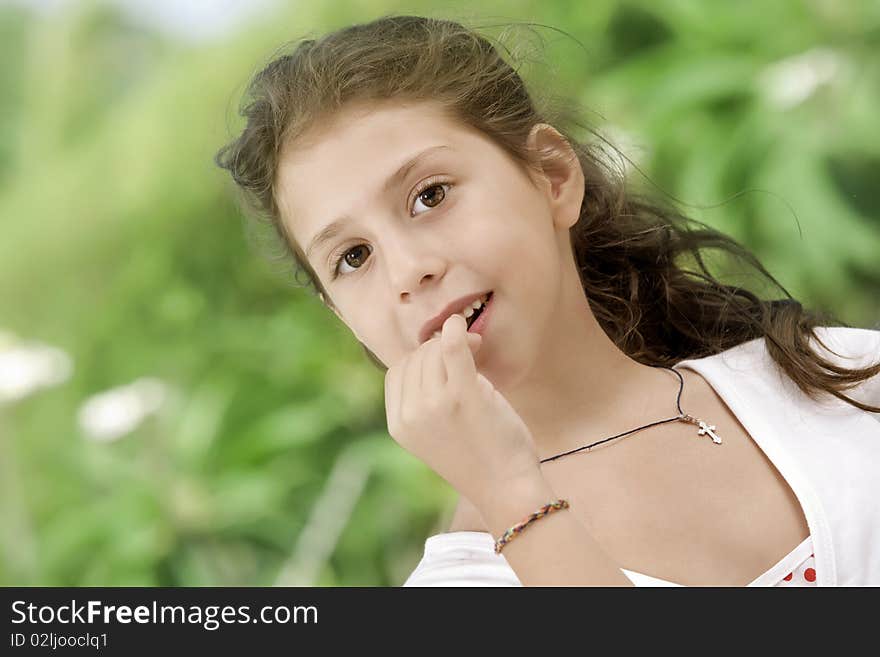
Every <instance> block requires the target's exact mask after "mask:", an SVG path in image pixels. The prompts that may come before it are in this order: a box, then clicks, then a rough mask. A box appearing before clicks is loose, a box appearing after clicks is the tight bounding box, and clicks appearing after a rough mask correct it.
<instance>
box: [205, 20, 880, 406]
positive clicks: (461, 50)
mask: <svg viewBox="0 0 880 657" xmlns="http://www.w3.org/2000/svg"><path fill="white" fill-rule="evenodd" d="M285 48H286V47H285ZM505 50H506V51H507V52H508V54H509V55H511V56H512V53H510V51H509V50H507V49H506V48H505ZM539 91H544V92H545V93H544V95H543V96H541V97H540V99H539V98H538V96H537V95H536V94H533V93H530V90H529V89H527V86H526V84H525V82H524V81H523V79H522V77H521V76H520V75H519V73H518V72H517V70H516V69H515V68H514V67H513V66H512V65H511V64H509V63H508V62H507V60H505V58H504V57H503V56H502V55H501V53H500V51H499V50H498V49H496V48H495V47H494V46H493V45H492V43H491V41H490V40H489V38H487V37H484V36H482V35H481V34H479V33H478V32H477V31H475V30H473V29H471V28H469V27H466V26H464V25H462V24H461V23H459V22H455V21H451V20H445V19H440V18H429V17H422V16H399V15H396V16H383V17H381V18H378V19H376V20H373V21H371V22H368V23H363V24H356V25H350V26H347V27H344V28H342V29H339V30H337V31H335V32H331V33H329V34H326V35H324V36H322V37H321V38H319V39H302V40H301V41H300V42H299V43H298V44H296V45H295V47H294V48H293V49H292V51H291V52H289V54H281V55H276V56H275V57H274V58H273V59H272V60H271V61H270V62H269V63H268V64H267V65H266V66H265V67H264V68H263V69H262V70H260V71H259V72H258V73H256V74H255V75H254V76H253V78H252V79H251V81H250V83H249V85H248V87H247V89H246V92H245V96H244V100H243V101H242V104H241V107H240V113H241V115H242V116H243V117H244V118H245V119H246V125H245V127H244V129H243V131H242V132H241V134H240V135H239V136H238V137H237V138H236V139H234V140H233V141H231V142H230V143H228V144H227V145H225V146H223V147H222V148H221V149H220V150H219V151H218V152H217V154H216V156H215V158H214V160H215V163H216V164H217V165H218V166H219V167H221V168H223V169H225V170H227V171H229V173H230V174H231V176H232V178H233V180H234V181H235V183H236V185H237V187H238V189H239V191H240V192H241V196H240V198H241V200H242V201H243V205H244V206H245V208H244V209H245V211H246V213H248V214H253V215H254V216H255V217H256V218H257V219H258V220H260V221H264V222H265V221H268V223H270V224H271V225H272V226H273V227H274V233H275V235H276V236H277V237H278V238H279V240H280V242H281V245H282V248H283V250H284V255H285V258H286V257H287V256H289V257H290V259H291V260H292V263H293V266H294V271H295V278H296V279H297V280H298V278H299V275H300V274H301V273H305V274H306V275H307V281H306V286H307V287H309V288H311V289H312V291H313V292H315V293H317V294H318V296H319V297H320V298H321V300H322V301H323V302H324V303H325V304H327V305H330V306H331V307H332V299H331V298H330V296H329V295H328V294H327V292H326V290H324V288H323V286H322V284H321V282H320V279H319V277H318V276H317V275H316V274H315V272H314V271H313V270H312V268H311V266H310V265H309V263H308V261H307V259H306V258H305V255H304V254H303V252H302V249H301V247H300V245H298V244H297V243H296V241H295V240H293V239H292V238H291V236H290V235H288V234H287V231H286V230H285V227H284V223H283V221H282V220H281V216H280V213H279V209H278V204H277V201H276V196H275V192H276V171H277V166H278V160H279V156H280V154H281V152H282V148H289V147H290V146H291V144H294V143H295V142H296V140H297V139H298V138H300V137H302V136H303V135H305V134H306V133H307V132H309V130H310V129H312V128H317V127H320V126H321V125H322V124H324V123H325V122H326V121H327V119H328V117H331V116H333V114H334V113H335V112H337V111H339V110H341V109H342V108H343V107H344V106H348V105H350V104H354V103H359V104H361V103H370V102H382V101H388V100H398V101H401V102H419V101H430V102H432V103H436V104H439V106H440V107H441V108H442V109H443V110H445V111H446V112H448V113H449V115H451V116H453V117H455V118H456V119H457V120H459V121H461V122H462V123H463V124H467V125H469V126H471V127H473V128H475V129H477V130H480V131H481V132H483V133H484V134H485V135H487V137H489V138H491V139H492V140H493V142H494V143H495V144H497V145H498V146H499V147H500V148H502V149H503V150H504V151H506V152H507V153H508V154H509V155H511V156H512V157H513V159H514V161H515V162H517V163H518V164H519V165H520V166H522V167H523V168H524V170H527V169H528V167H530V166H533V165H534V162H533V158H534V155H533V154H531V155H530V153H529V151H528V149H527V148H526V145H525V143H526V136H527V135H528V134H529V131H530V129H531V128H532V126H533V125H535V124H536V123H549V124H551V125H553V126H554V127H555V128H556V129H557V130H558V131H559V132H560V134H562V135H563V136H564V137H565V139H566V140H567V141H568V142H569V144H570V145H571V146H572V149H573V150H574V152H575V153H576V155H577V157H578V159H579V161H580V164H581V167H582V169H583V172H584V178H585V194H584V200H583V204H582V206H581V209H580V216H579V219H578V221H577V223H576V224H575V225H574V226H572V227H571V229H570V237H571V244H572V250H573V254H574V257H575V260H576V264H577V267H578V270H579V272H580V278H581V282H582V284H583V288H584V293H585V294H586V297H587V299H588V302H589V304H590V308H591V309H592V311H593V313H594V314H595V317H596V319H597V321H598V322H599V324H600V326H601V327H602V329H603V330H604V331H605V332H606V333H607V334H608V336H609V337H610V338H611V339H612V340H613V342H614V343H615V344H616V345H617V347H618V348H619V349H621V350H622V351H623V352H625V353H626V354H627V355H629V356H630V357H631V358H633V359H634V360H636V361H638V362H640V363H643V364H646V365H654V366H658V365H659V366H671V365H674V364H675V363H677V362H678V361H680V360H683V359H689V358H699V357H703V356H709V355H712V354H716V353H719V352H721V351H724V350H726V349H729V348H731V347H734V346H736V345H739V344H741V343H743V342H746V341H749V340H752V339H755V338H759V337H763V338H764V340H765V343H766V346H767V350H768V352H769V354H770V356H771V357H772V359H773V360H774V361H775V362H776V363H777V364H778V366H779V367H781V368H782V370H783V371H784V372H785V373H786V374H787V375H788V377H790V378H791V379H792V380H793V381H794V382H795V383H796V384H797V386H798V388H799V389H800V390H801V391H802V392H804V393H805V394H806V395H808V396H809V397H810V398H811V399H813V400H816V399H817V398H818V396H819V394H820V393H823V392H824V393H828V394H831V395H833V396H835V397H837V398H839V399H841V400H843V401H845V402H847V403H849V404H852V405H854V406H856V407H858V408H860V409H862V410H865V411H869V412H874V413H880V408H878V407H875V406H871V405H868V404H864V403H862V402H860V401H858V400H856V399H852V398H850V397H848V396H846V395H844V394H843V391H845V390H847V389H849V388H850V387H852V386H855V385H857V384H858V383H859V382H861V381H864V380H866V379H868V378H870V377H873V376H875V375H877V374H878V373H880V362H878V363H876V364H874V365H870V366H868V367H864V368H852V369H850V368H846V367H842V366H840V365H838V364H836V363H835V362H833V361H830V360H828V359H826V358H825V357H823V356H822V355H821V354H819V353H817V352H816V351H814V350H813V348H812V346H811V344H810V340H811V339H815V340H817V341H818V342H819V343H820V344H822V345H823V346H825V344H824V343H822V341H821V340H820V338H819V336H818V335H817V334H816V333H815V331H814V329H815V328H816V327H818V326H829V325H843V326H846V325H845V324H844V323H843V322H841V321H839V320H837V319H835V318H834V317H833V316H832V315H830V314H829V313H825V312H820V311H812V310H808V309H805V308H804V307H803V306H802V305H801V304H800V303H799V302H798V301H797V300H795V299H794V298H792V296H791V295H790V294H789V293H788V292H787V291H786V290H785V289H784V288H783V287H782V286H781V285H780V284H779V282H778V281H776V279H775V278H774V277H773V276H772V275H771V274H770V273H769V272H768V271H767V270H766V269H765V268H764V267H763V266H762V265H761V263H760V262H759V260H758V259H757V258H756V257H755V256H754V255H753V254H752V253H750V252H749V250H748V249H746V248H745V247H744V246H742V245H740V244H739V243H738V242H736V241H735V240H734V239H732V238H731V237H729V236H727V235H724V234H723V233H721V232H719V231H717V230H715V229H713V228H711V227H709V226H707V225H706V224H704V223H702V222H699V221H696V220H694V219H690V218H688V217H686V216H684V215H683V214H680V213H679V212H678V211H677V210H676V209H675V208H674V207H673V206H672V205H671V204H668V203H666V202H665V201H661V200H658V199H656V198H652V197H650V196H649V195H645V194H640V193H637V192H634V191H632V189H629V188H628V186H627V182H626V177H625V175H624V174H623V173H622V172H619V171H616V170H615V167H614V166H612V165H611V164H610V163H609V158H608V157H607V153H606V152H605V151H604V150H603V147H602V144H603V143H604V144H608V145H610V144H609V142H608V141H607V140H605V139H604V138H603V137H601V135H599V134H598V133H597V132H596V131H594V130H592V129H590V128H587V127H586V126H584V125H582V124H581V123H580V121H579V119H578V107H577V105H576V103H574V102H572V101H571V100H570V99H568V98H566V97H565V96H564V95H554V94H552V93H550V92H549V91H548V90H546V89H545V90H539ZM575 128H586V129H587V130H588V131H589V132H590V133H592V134H593V135H595V136H596V137H598V139H597V140H594V141H591V142H589V143H581V142H579V141H578V140H576V139H574V138H573V135H574V134H575V132H574V130H575ZM317 132H319V131H317ZM313 134H315V133H313ZM612 148H613V146H612ZM614 150H615V151H616V149H614ZM621 156H622V155H621ZM622 157H624V159H626V158H625V156H622ZM708 249H718V250H720V251H721V252H724V253H725V254H726V255H727V256H730V257H732V258H735V259H738V260H740V261H742V262H744V263H746V265H747V266H748V267H751V268H753V269H754V270H757V271H758V272H759V273H760V275H761V276H763V277H765V278H766V279H767V280H769V281H771V282H772V283H773V284H774V285H775V286H777V287H778V288H779V289H780V290H781V291H782V293H783V294H784V295H785V297H784V298H780V299H773V300H765V299H761V298H759V297H758V296H757V295H756V294H754V293H752V292H750V291H748V290H746V289H744V288H743V287H739V286H734V285H725V284H723V283H722V282H720V281H719V280H717V279H716V278H715V277H714V276H713V275H712V274H711V273H710V272H709V269H708V268H707V266H706V264H705V260H704V258H705V252H706V250H708ZM688 263H690V264H691V266H693V267H694V268H693V269H688V268H687V267H688ZM362 346H363V348H364V350H365V352H366V353H367V356H368V357H369V358H370V360H371V361H372V362H373V363H374V364H375V365H376V366H377V367H379V368H380V369H382V370H386V369H387V368H386V367H385V365H384V364H383V363H382V362H381V361H380V360H379V359H378V358H376V356H375V355H374V354H373V353H372V352H370V350H369V349H367V347H366V346H365V345H362ZM826 348H827V347H826ZM829 351H830V349H829ZM832 353H835V352H832ZM837 355H839V354H837Z"/></svg>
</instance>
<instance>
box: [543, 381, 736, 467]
mask: <svg viewBox="0 0 880 657" xmlns="http://www.w3.org/2000/svg"><path fill="white" fill-rule="evenodd" d="M649 367H658V368H660V369H664V370H670V371H672V372H675V375H676V376H677V377H678V380H679V386H678V397H677V398H676V400H675V405H676V406H677V407H678V415H676V416H675V417H671V418H669V419H666V420H659V421H657V422H651V424H646V425H645V426H643V427H637V428H635V429H630V430H629V431H624V432H623V433H619V434H617V435H616V436H611V437H610V438H603V439H602V440H597V441H596V442H594V443H590V444H589V445H584V446H583V447H578V448H576V449H572V450H570V451H568V452H563V453H562V454H557V455H556V456H551V457H549V458H546V459H541V461H540V462H541V463H546V462H547V461H553V460H556V459H559V458H562V457H563V456H568V455H569V454H574V453H575V452H580V451H582V450H585V449H590V448H591V447H595V446H596V445H600V444H602V443H605V442H608V441H609V440H614V439H615V438H620V437H621V436H626V435H628V434H631V433H633V432H635V431H640V430H642V429H647V428H648V427H653V426H655V425H658V424H665V423H666V422H676V421H681V422H687V423H689V424H694V425H696V426H698V427H699V428H700V429H699V431H697V435H698V436H706V435H707V436H709V437H710V438H712V442H713V443H715V444H716V445H720V444H721V436H719V435H718V434H717V433H715V425H714V424H706V423H705V422H703V421H702V420H701V419H699V418H695V417H693V416H692V415H688V414H687V413H685V412H684V411H682V410H681V391H682V390H684V379H683V378H682V376H681V372H679V371H678V370H675V369H673V368H671V367H666V366H665V365H649Z"/></svg>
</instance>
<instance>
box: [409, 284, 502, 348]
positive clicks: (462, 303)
mask: <svg viewBox="0 0 880 657" xmlns="http://www.w3.org/2000/svg"><path fill="white" fill-rule="evenodd" d="M491 291H492V290H485V291H484V292H475V293H473V294H467V295H465V296H463V297H459V298H458V299H455V300H454V301H450V302H449V303H448V304H447V305H446V306H445V307H444V308H443V310H441V311H440V312H439V313H437V314H436V315H434V317H432V318H431V319H429V320H428V321H427V322H425V324H424V325H423V326H422V330H421V331H419V344H424V343H425V342H427V341H428V340H429V339H430V338H431V336H432V335H434V331H439V330H440V329H441V328H442V327H443V322H445V321H446V318H447V317H449V316H450V315H453V314H455V313H457V312H459V311H461V309H462V308H464V307H466V306H467V305H468V304H471V303H473V302H474V301H476V300H477V299H479V298H480V297H483V296H485V295H487V294H489V293H490V292H491Z"/></svg>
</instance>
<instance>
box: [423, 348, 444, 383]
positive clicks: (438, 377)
mask: <svg viewBox="0 0 880 657" xmlns="http://www.w3.org/2000/svg"><path fill="white" fill-rule="evenodd" d="M425 347H426V350H425V351H426V353H425V360H424V362H423V363H422V390H425V391H435V390H437V389H438V388H440V387H441V386H444V385H446V365H444V364H443V354H442V353H441V346H440V340H439V339H438V338H431V339H430V340H428V341H427V342H426V343H425Z"/></svg>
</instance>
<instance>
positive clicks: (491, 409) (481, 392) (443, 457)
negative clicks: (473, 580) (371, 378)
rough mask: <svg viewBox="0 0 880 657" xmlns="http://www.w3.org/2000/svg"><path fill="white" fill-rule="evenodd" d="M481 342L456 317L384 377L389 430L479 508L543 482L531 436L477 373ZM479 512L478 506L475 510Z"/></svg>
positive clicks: (515, 415)
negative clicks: (516, 486) (514, 487)
mask: <svg viewBox="0 0 880 657" xmlns="http://www.w3.org/2000/svg"><path fill="white" fill-rule="evenodd" d="M481 343H482V337H481V336H480V335H479V334H477V333H468V332H467V322H466V321H465V319H464V318H463V317H462V316H461V315H451V316H450V317H448V318H447V319H446V321H445V322H444V323H443V327H442V329H441V335H440V337H439V338H432V339H430V340H428V341H427V342H425V343H423V344H422V345H420V346H419V347H418V348H417V349H415V350H414V351H413V352H411V353H409V354H407V355H406V356H405V357H404V358H403V359H401V360H400V361H399V362H398V363H395V364H394V365H393V366H392V367H390V368H389V369H388V371H387V372H386V374H385V412H386V419H387V421H388V432H389V433H390V434H391V437H392V438H394V440H395V441H397V443H398V444H400V446H401V447H403V448H404V449H406V450H407V451H408V452H410V453H411V454H413V455H414V456H416V457H417V458H419V459H420V460H422V461H424V462H425V463H426V464H427V465H428V467H430V468H431V469H432V470H434V471H435V472H436V473H437V474H439V475H440V476H441V477H443V478H444V479H445V480H446V481H448V482H449V483H450V485H452V487H453V488H455V489H456V490H457V491H458V492H459V493H460V494H461V495H463V496H465V497H466V498H468V499H469V500H471V501H472V502H473V503H474V505H475V506H476V507H477V508H478V509H480V510H481V511H482V510H483V509H484V508H485V505H490V504H492V503H493V500H494V499H497V495H498V493H499V491H500V490H501V489H502V488H505V487H507V486H508V485H510V484H511V483H514V482H524V481H537V480H543V475H542V473H541V467H540V459H539V457H538V452H537V449H536V448H535V444H534V441H533V439H532V434H531V431H530V430H529V428H528V427H527V426H526V424H525V422H523V420H522V418H520V416H519V415H518V414H517V413H516V411H515V410H514V409H513V407H512V406H511V405H510V403H509V402H508V401H507V400H506V399H505V398H504V397H503V396H502V395H501V393H500V392H498V390H496V389H495V386H493V385H492V383H491V382H490V381H489V380H488V379H487V378H486V377H484V376H483V375H482V374H480V373H479V372H478V371H477V368H476V365H475V364H474V358H473V355H472V351H473V352H476V351H477V350H478V349H479V348H480V344H481ZM481 507H482V508H481Z"/></svg>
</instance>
